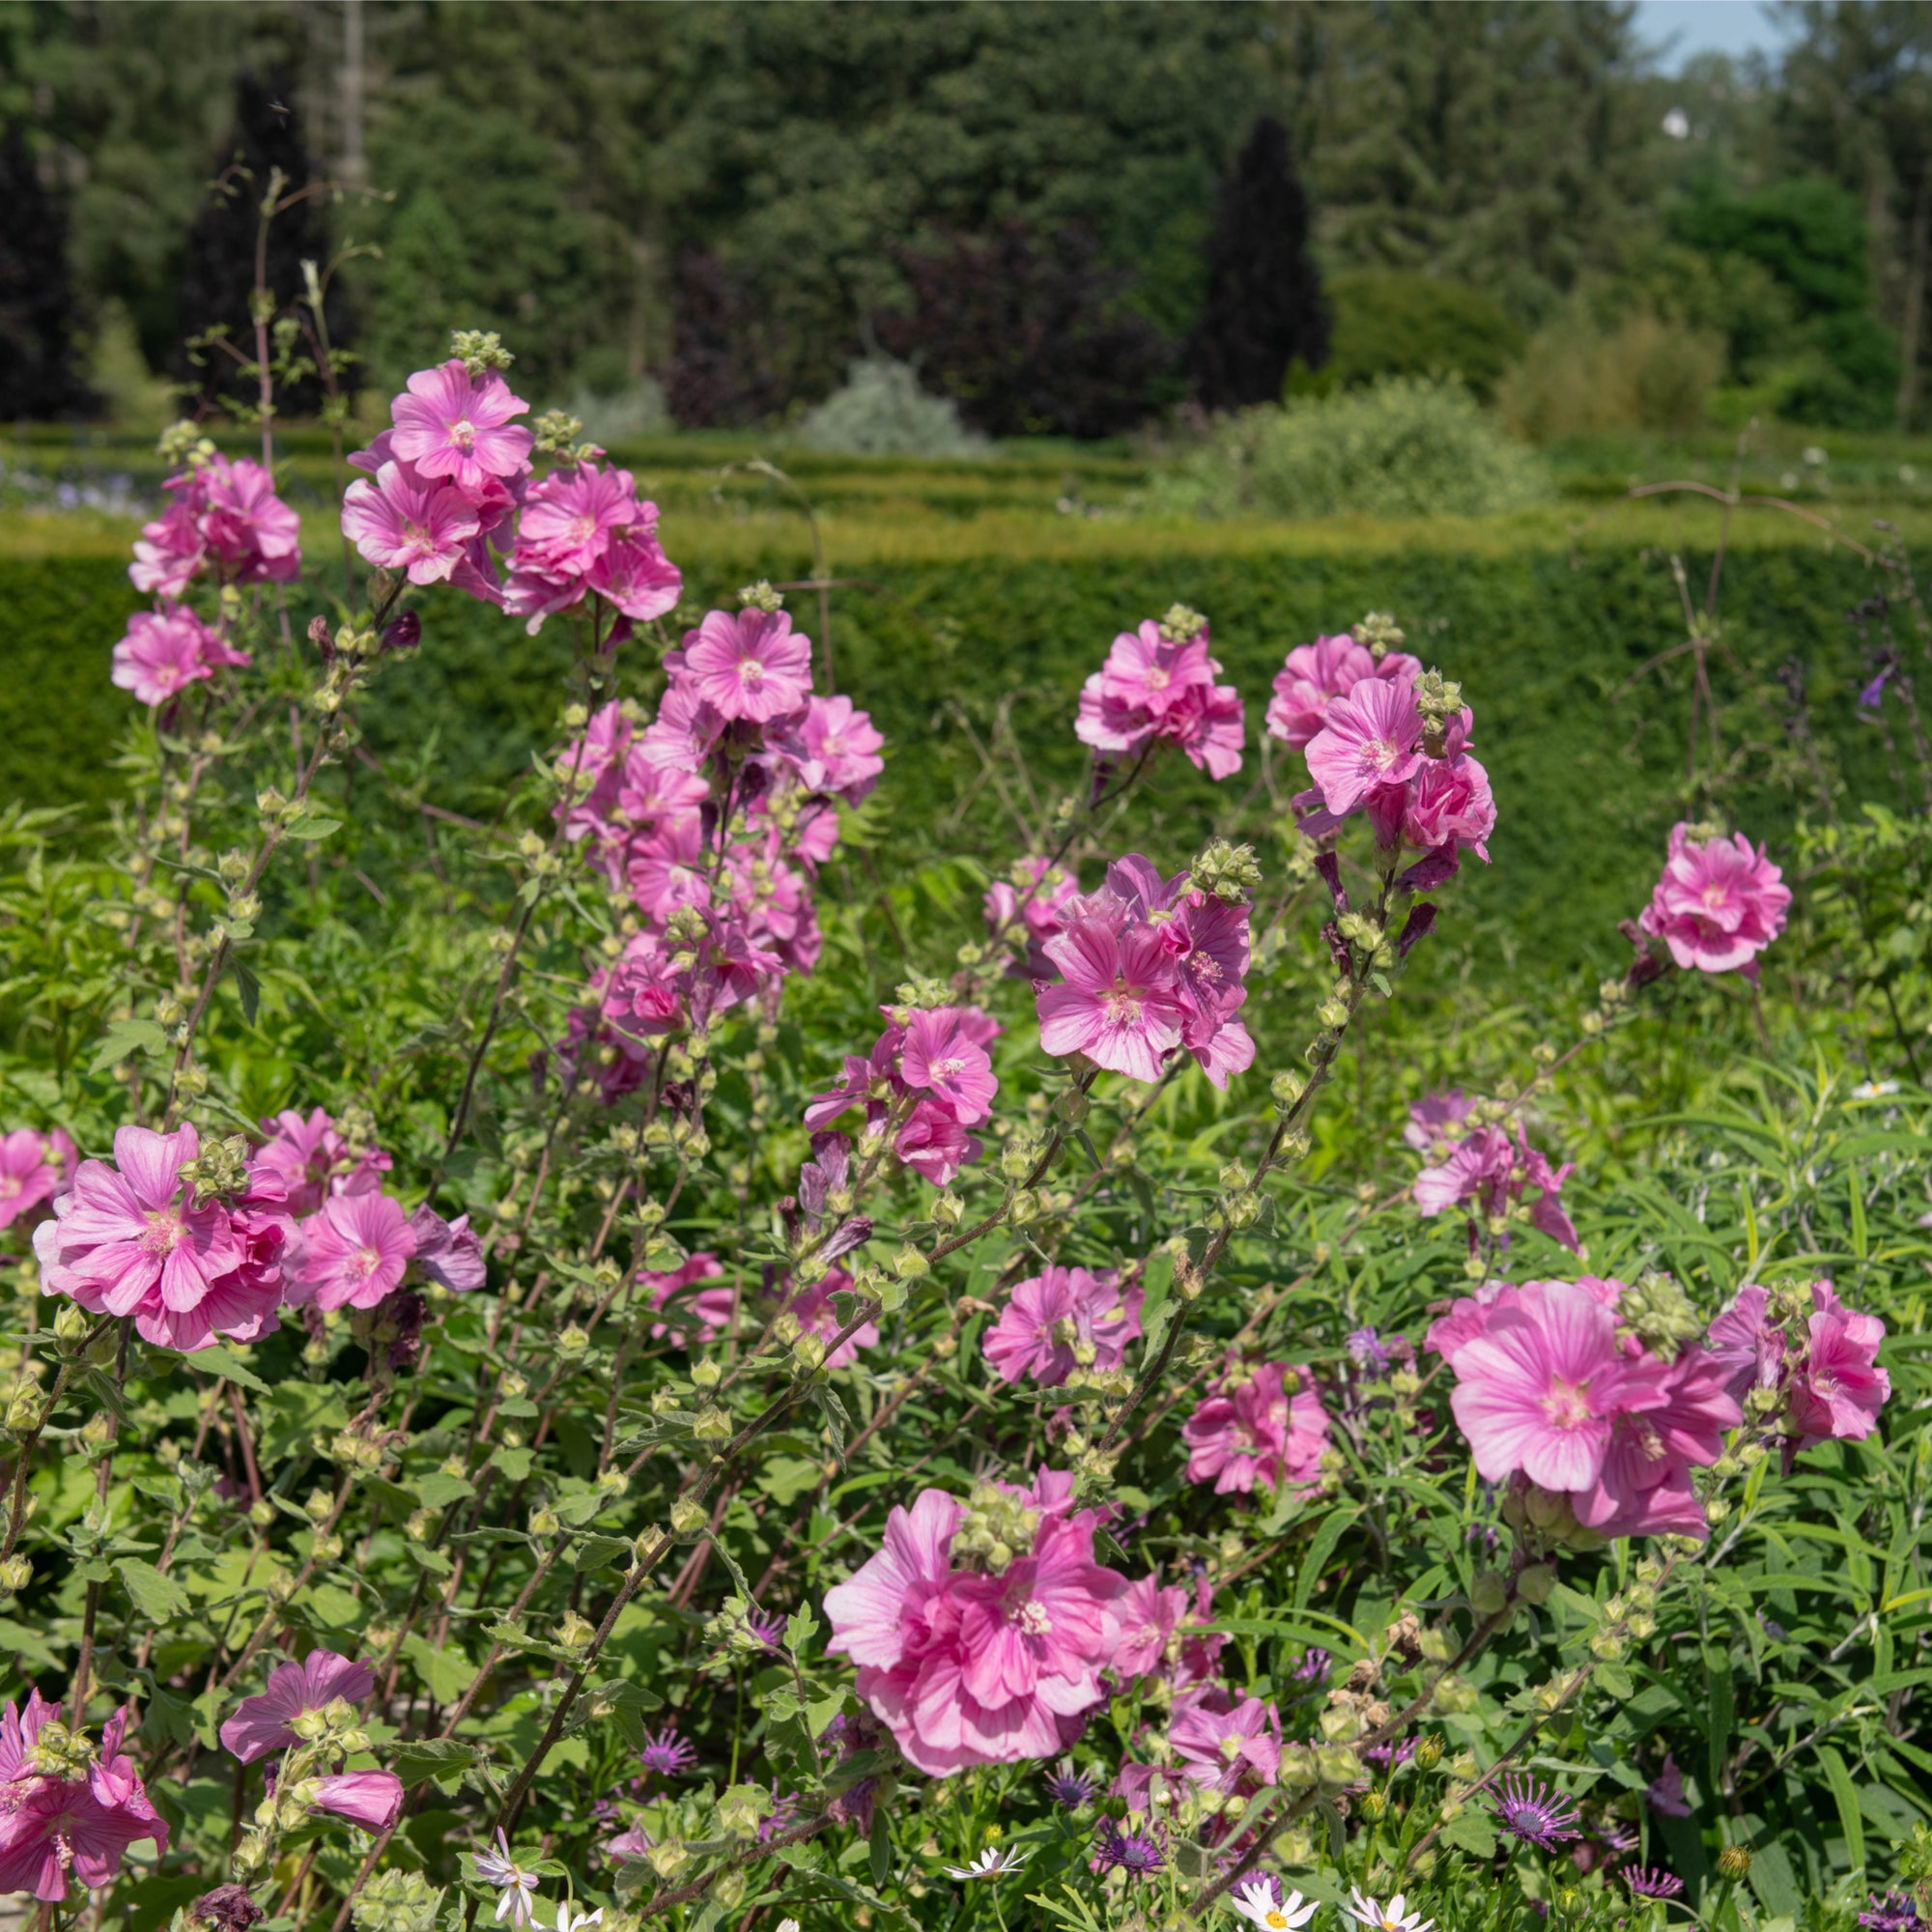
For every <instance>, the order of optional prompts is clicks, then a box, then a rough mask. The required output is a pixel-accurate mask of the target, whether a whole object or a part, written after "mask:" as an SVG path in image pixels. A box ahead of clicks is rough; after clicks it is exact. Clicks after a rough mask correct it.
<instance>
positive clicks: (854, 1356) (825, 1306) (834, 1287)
mask: <svg viewBox="0 0 1932 1932" xmlns="http://www.w3.org/2000/svg"><path fill="white" fill-rule="evenodd" d="M850 1293H852V1277H851V1276H850V1275H849V1274H847V1273H846V1272H845V1270H844V1269H843V1268H840V1267H836V1268H832V1269H829V1270H828V1271H827V1273H826V1274H825V1276H824V1278H823V1279H822V1280H820V1281H815V1282H813V1283H812V1285H811V1286H810V1288H801V1289H798V1290H796V1291H795V1292H794V1293H793V1294H792V1296H791V1298H790V1300H788V1301H787V1302H786V1303H785V1310H786V1312H787V1313H788V1314H791V1315H795V1316H796V1317H797V1318H798V1325H799V1326H800V1328H802V1329H804V1330H805V1331H807V1332H808V1333H810V1334H813V1335H816V1336H817V1337H818V1339H819V1340H820V1341H821V1342H823V1343H824V1344H825V1345H826V1347H827V1348H828V1349H830V1350H831V1353H830V1354H828V1355H827V1356H826V1358H825V1366H826V1367H827V1368H828V1369H849V1368H850V1367H851V1366H852V1364H853V1363H854V1362H856V1361H857V1360H858V1359H859V1350H861V1349H871V1348H876V1347H877V1346H878V1340H879V1330H878V1326H877V1324H876V1323H875V1322H872V1321H862V1322H861V1323H860V1324H859V1326H858V1327H856V1328H855V1329H853V1331H852V1332H851V1334H849V1335H847V1336H846V1337H845V1339H844V1341H842V1342H839V1343H838V1347H837V1348H833V1347H832V1345H833V1343H834V1342H835V1341H837V1339H838V1336H839V1335H840V1334H841V1333H842V1332H843V1330H844V1327H845V1324H844V1322H842V1321H839V1319H838V1308H837V1307H836V1306H835V1305H834V1303H833V1300H832V1297H833V1296H834V1295H835V1294H850Z"/></svg>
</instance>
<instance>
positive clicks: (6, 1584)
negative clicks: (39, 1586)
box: [0, 1554, 34, 1591]
mask: <svg viewBox="0 0 1932 1932" xmlns="http://www.w3.org/2000/svg"><path fill="white" fill-rule="evenodd" d="M33 1580H34V1566H33V1564H32V1563H31V1562H29V1561H28V1560H27V1558H26V1557H24V1556H21V1555H17V1554H15V1555H13V1556H10V1557H8V1559H7V1560H6V1561H5V1562H4V1563H0V1590H8V1591H14V1590H24V1589H25V1588H26V1587H27V1585H28V1584H29V1583H31V1582H32V1581H33Z"/></svg>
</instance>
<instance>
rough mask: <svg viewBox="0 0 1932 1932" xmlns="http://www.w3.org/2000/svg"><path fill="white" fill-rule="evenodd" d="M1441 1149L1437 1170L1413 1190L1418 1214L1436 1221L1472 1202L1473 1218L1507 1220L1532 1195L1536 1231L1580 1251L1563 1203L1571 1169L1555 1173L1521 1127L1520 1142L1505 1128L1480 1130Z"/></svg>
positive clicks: (1417, 1179) (1530, 1212)
mask: <svg viewBox="0 0 1932 1932" xmlns="http://www.w3.org/2000/svg"><path fill="white" fill-rule="evenodd" d="M1437 1148H1438V1158H1437V1162H1436V1164H1435V1166H1433V1167H1425V1168H1424V1169H1423V1170H1422V1172H1421V1173H1420V1174H1418V1175H1417V1176H1416V1177H1415V1185H1414V1187H1413V1188H1412V1189H1411V1196H1412V1198H1413V1200H1414V1202H1415V1207H1416V1211H1417V1212H1418V1213H1420V1214H1423V1215H1425V1216H1429V1217H1433V1216H1435V1215H1437V1214H1440V1213H1442V1212H1443V1211H1444V1210H1445V1209H1447V1208H1454V1207H1457V1206H1460V1205H1461V1204H1463V1203H1464V1202H1467V1203H1470V1204H1471V1208H1470V1212H1471V1217H1472V1218H1474V1217H1477V1216H1482V1217H1489V1216H1492V1215H1503V1216H1507V1215H1509V1214H1510V1213H1511V1211H1512V1210H1513V1209H1515V1208H1517V1207H1518V1206H1519V1204H1520V1202H1521V1201H1522V1200H1523V1198H1524V1196H1525V1195H1527V1196H1528V1198H1529V1202H1530V1206H1529V1209H1528V1220H1529V1223H1530V1225H1531V1226H1532V1227H1534V1228H1540V1229H1541V1230H1542V1231H1543V1232H1544V1233H1545V1234H1546V1235H1548V1236H1549V1238H1550V1239H1551V1240H1553V1241H1558V1242H1561V1243H1562V1245H1563V1246H1564V1247H1566V1248H1569V1249H1570V1250H1571V1251H1572V1252H1573V1253H1574V1252H1575V1251H1576V1250H1577V1248H1578V1247H1579V1246H1580V1243H1579V1242H1578V1240H1577V1229H1576V1224H1575V1223H1574V1222H1572V1220H1571V1219H1570V1216H1569V1215H1568V1214H1567V1213H1565V1212H1564V1210H1563V1203H1562V1200H1561V1198H1560V1197H1561V1195H1562V1191H1563V1183H1564V1182H1565V1181H1566V1180H1568V1179H1569V1178H1570V1176H1571V1173H1572V1171H1573V1169H1572V1164H1571V1163H1570V1162H1569V1161H1565V1162H1564V1163H1563V1165H1562V1166H1561V1167H1555V1168H1552V1167H1551V1166H1550V1164H1549V1159H1548V1155H1547V1154H1545V1153H1543V1152H1542V1151H1540V1150H1539V1149H1536V1148H1533V1147H1531V1146H1530V1144H1529V1141H1528V1139H1527V1137H1526V1136H1525V1135H1524V1133H1523V1130H1522V1129H1521V1128H1520V1127H1518V1129H1517V1132H1516V1139H1515V1140H1511V1139H1510V1137H1509V1133H1508V1131H1507V1130H1506V1129H1505V1128H1502V1127H1479V1128H1478V1129H1477V1130H1476V1131H1475V1132H1474V1133H1472V1134H1470V1135H1469V1136H1468V1137H1467V1139H1465V1140H1461V1141H1455V1142H1452V1143H1450V1144H1448V1145H1447V1146H1446V1147H1445V1146H1443V1145H1442V1144H1441V1143H1439V1142H1438V1143H1437ZM1507 1244H1508V1236H1504V1245H1505V1246H1507Z"/></svg>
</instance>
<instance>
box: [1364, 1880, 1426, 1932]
mask: <svg viewBox="0 0 1932 1932" xmlns="http://www.w3.org/2000/svg"><path fill="white" fill-rule="evenodd" d="M1350 1892H1351V1894H1352V1896H1353V1898H1354V1903H1353V1904H1352V1905H1347V1906H1344V1907H1343V1908H1342V1909H1343V1910H1344V1911H1345V1912H1347V1913H1348V1915H1349V1917H1350V1918H1352V1919H1353V1920H1354V1921H1355V1923H1356V1924H1357V1925H1359V1926H1361V1927H1362V1928H1363V1932H1430V1927H1431V1926H1433V1925H1434V1924H1435V1919H1433V1918H1423V1916H1422V1914H1421V1913H1419V1912H1411V1913H1409V1914H1408V1915H1407V1916H1406V1917H1405V1916H1404V1914H1403V1909H1402V1908H1403V1907H1404V1906H1405V1905H1406V1903H1407V1902H1408V1901H1407V1900H1406V1899H1405V1898H1404V1897H1403V1895H1402V1893H1401V1892H1397V1893H1396V1895H1395V1896H1394V1897H1393V1898H1392V1899H1390V1900H1389V1902H1388V1904H1387V1905H1385V1906H1382V1905H1378V1904H1377V1903H1376V1902H1375V1900H1374V1899H1373V1898H1365V1897H1364V1896H1363V1895H1362V1894H1361V1893H1360V1892H1359V1891H1355V1890H1354V1889H1353V1888H1352V1887H1350Z"/></svg>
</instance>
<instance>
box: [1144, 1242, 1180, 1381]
mask: <svg viewBox="0 0 1932 1932" xmlns="http://www.w3.org/2000/svg"><path fill="white" fill-rule="evenodd" d="M1141 1279H1142V1282H1143V1283H1144V1285H1145V1287H1146V1290H1147V1293H1145V1294H1144V1295H1143V1296H1142V1297H1141V1334H1142V1336H1143V1338H1144V1339H1143V1341H1142V1344H1141V1360H1142V1361H1143V1362H1151V1361H1152V1360H1153V1358H1154V1355H1155V1353H1156V1352H1157V1351H1158V1350H1159V1348H1160V1340H1161V1337H1162V1336H1163V1335H1165V1334H1166V1333H1167V1319H1168V1297H1169V1294H1170V1293H1172V1291H1173V1288H1174V1257H1173V1256H1172V1255H1171V1254H1168V1253H1167V1252H1166V1251H1165V1250H1163V1251H1162V1252H1161V1253H1160V1254H1157V1255H1156V1256H1154V1258H1153V1260H1152V1261H1151V1262H1149V1263H1148V1264H1147V1269H1146V1272H1145V1273H1144V1274H1143V1275H1142V1277H1141Z"/></svg>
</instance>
